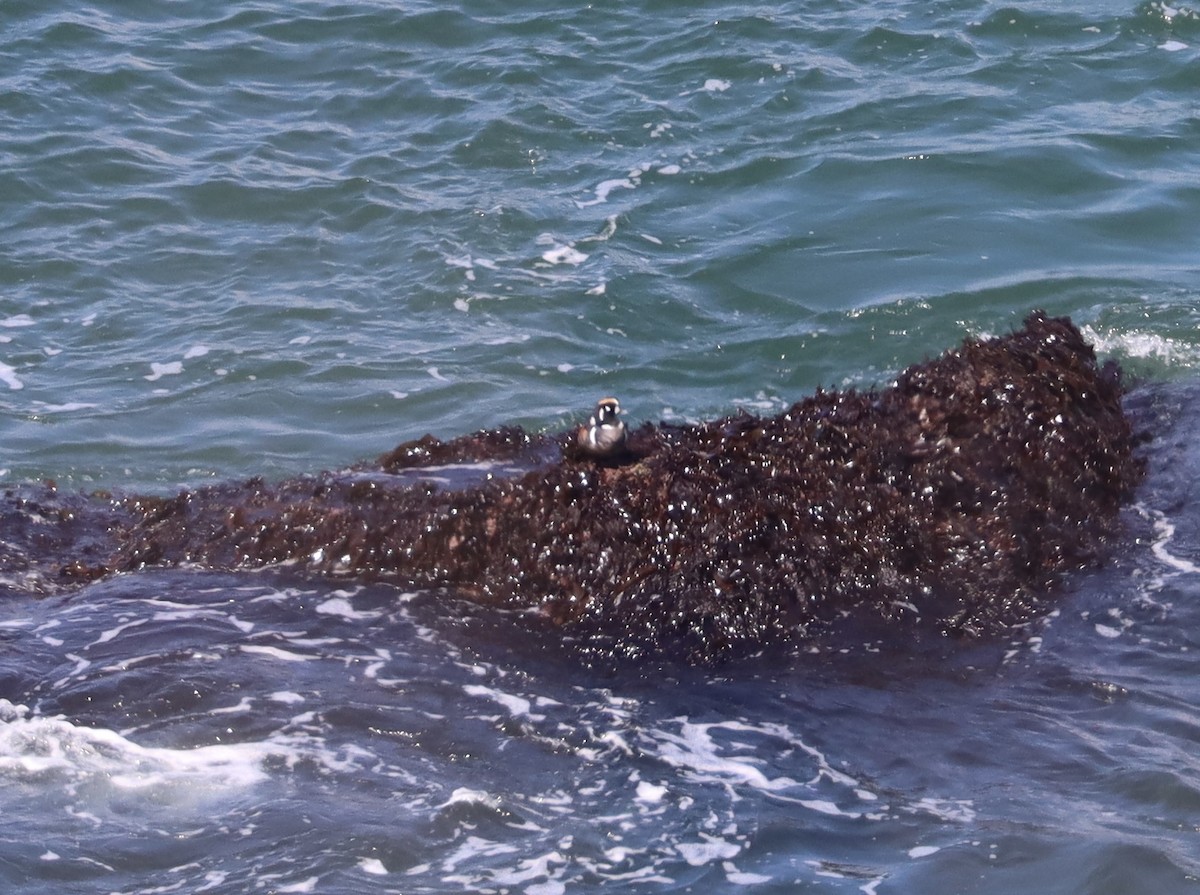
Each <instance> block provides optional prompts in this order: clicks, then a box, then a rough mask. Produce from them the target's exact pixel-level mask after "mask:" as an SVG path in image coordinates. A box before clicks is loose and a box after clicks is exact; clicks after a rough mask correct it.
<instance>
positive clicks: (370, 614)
mask: <svg viewBox="0 0 1200 895" xmlns="http://www.w3.org/2000/svg"><path fill="white" fill-rule="evenodd" d="M349 597H350V594H349V593H347V592H345V591H338V592H337V593H336V594H335V595H334V596H332V597H330V598H329V599H328V600H325V601H324V602H321V603H318V604H317V607H316V611H317V612H318V613H319V614H321V615H336V616H340V617H341V618H344V619H346V621H364V620H370V619H376V618H379V617H380V616H381V615H383V613H382V612H378V611H367V610H361V609H355V608H354V605H353V604H352V603H351V602H350V599H349Z"/></svg>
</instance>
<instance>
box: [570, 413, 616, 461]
mask: <svg viewBox="0 0 1200 895" xmlns="http://www.w3.org/2000/svg"><path fill="white" fill-rule="evenodd" d="M620 417H621V404H620V402H618V401H617V399H616V398H601V399H600V400H599V401H598V402H597V403H596V412H595V413H594V414H592V418H591V419H589V420H588V424H587V425H586V426H580V427H579V432H578V434H577V435H576V439H575V440H576V443H577V444H578V445H579V450H580V451H582V452H583V453H584V454H586V455H587V456H589V457H593V458H595V459H597V460H609V459H612V458H614V457H620V456H622V455H623V454H624V453H625V451H626V446H625V439H626V435H627V433H626V430H625V423H624V422H622V421H621V418H620Z"/></svg>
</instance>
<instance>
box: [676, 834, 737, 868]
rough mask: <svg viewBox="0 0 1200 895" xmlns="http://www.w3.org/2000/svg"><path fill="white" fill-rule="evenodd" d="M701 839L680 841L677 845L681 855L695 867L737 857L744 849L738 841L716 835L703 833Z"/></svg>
mask: <svg viewBox="0 0 1200 895" xmlns="http://www.w3.org/2000/svg"><path fill="white" fill-rule="evenodd" d="M700 839H701V840H702V841H700V842H680V843H678V844H677V845H676V846H675V849H676V851H678V852H679V855H680V857H682V858H683V859H684V860H685V861H687V862H688V863H689V864H691V865H692V866H693V867H703V866H704V865H705V864H714V863H716V862H717V861H726V860H728V859H730V858H735V857H737V856H738V855H739V854H740V853H741V851H742V847H741V846H740V845H738V844H737V843H736V842H728V841H726V840H724V839H720V838H718V837H716V836H709V835H707V834H705V833H701V834H700Z"/></svg>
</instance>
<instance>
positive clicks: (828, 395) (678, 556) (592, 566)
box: [76, 314, 1141, 658]
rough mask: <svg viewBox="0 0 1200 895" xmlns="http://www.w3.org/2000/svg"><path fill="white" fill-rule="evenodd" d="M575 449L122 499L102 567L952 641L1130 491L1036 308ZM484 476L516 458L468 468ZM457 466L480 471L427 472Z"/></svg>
mask: <svg viewBox="0 0 1200 895" xmlns="http://www.w3.org/2000/svg"><path fill="white" fill-rule="evenodd" d="M569 441H570V438H569V436H567V435H562V436H557V437H550V436H531V435H527V434H525V433H524V432H522V431H521V430H520V429H514V428H506V429H501V430H497V431H495V432H484V433H476V434H474V435H469V436H464V437H463V438H461V439H455V440H453V441H449V442H442V441H438V440H437V439H433V438H430V437H428V436H427V437H426V438H424V439H421V440H419V441H416V442H410V443H408V444H405V445H401V446H400V447H398V448H397V449H396V450H394V451H392V452H391V453H389V454H388V455H386V456H385V457H383V458H381V460H380V462H379V464H378V465H377V466H376V467H375V468H374V469H367V468H362V469H358V470H354V471H352V472H350V473H343V474H336V475H334V474H326V475H322V476H318V477H311V478H300V479H294V480H290V481H286V482H283V483H281V484H278V485H268V484H267V483H265V482H262V481H261V480H254V481H250V482H247V483H244V484H241V485H232V486H218V487H213V488H205V489H200V490H196V491H190V492H185V493H183V494H180V495H179V496H177V497H175V498H171V499H166V500H162V499H157V500H155V499H151V500H146V499H137V500H133V499H131V500H127V501H124V502H123V503H122V504H121V507H120V510H121V512H122V513H123V514H127V515H128V517H129V518H131V519H132V520H133V521H132V522H131V523H130V524H129V525H127V526H124V527H120V529H119V531H118V534H117V543H116V546H115V548H114V551H113V555H112V557H111V558H110V560H109V561H108V562H107V563H105V564H104V567H105V568H106V569H109V570H114V571H126V570H134V569H139V568H142V567H145V566H148V565H162V564H175V563H197V564H201V565H205V566H213V567H221V568H232V567H245V566H268V565H276V564H289V565H294V566H298V567H302V568H304V569H307V570H311V571H313V572H317V573H322V574H328V575H336V576H354V577H360V578H371V579H387V580H394V581H396V582H399V583H403V584H407V585H417V586H422V587H445V588H448V589H451V590H452V591H453V592H454V593H455V594H458V595H460V596H465V597H467V598H469V599H471V600H474V601H477V602H480V603H485V604H489V605H495V606H500V607H506V608H510V609H519V610H530V611H535V612H536V613H537V614H538V615H539V616H541V617H543V618H545V619H547V620H549V621H550V622H552V623H554V624H556V625H559V626H562V628H563V630H564V632H565V631H567V630H570V631H571V632H573V635H574V634H578V635H579V636H581V637H594V638H603V639H606V641H607V642H608V643H610V644H612V645H613V648H614V649H621V650H627V651H629V652H640V651H645V650H655V651H659V650H661V651H665V652H667V653H671V654H678V653H681V652H682V653H685V654H688V655H691V656H695V657H701V658H706V657H712V656H717V655H721V654H724V653H727V652H729V651H731V650H732V651H740V650H746V649H754V648H757V647H758V646H760V645H764V644H768V643H770V642H772V641H778V640H780V639H783V638H790V637H803V636H805V635H806V634H810V633H811V632H812V631H813V630H814V628H815V627H819V626H820V625H822V624H823V623H825V622H828V621H830V620H831V619H834V618H836V617H838V616H839V615H840V614H843V613H845V612H848V611H857V612H867V613H870V614H872V615H876V616H878V615H882V616H884V617H887V618H894V617H897V616H901V615H916V616H920V617H922V618H924V619H925V620H927V621H931V622H932V623H934V624H936V625H937V626H938V627H939V628H940V629H942V630H944V631H946V632H960V633H974V632H981V631H982V632H986V631H994V630H998V629H1000V628H1002V627H1004V626H1006V625H1010V624H1012V623H1016V622H1020V621H1023V620H1024V619H1026V618H1028V617H1029V615H1030V614H1031V613H1032V612H1033V611H1035V609H1036V606H1037V602H1038V596H1039V594H1042V593H1044V592H1045V590H1046V589H1047V588H1048V587H1049V586H1050V585H1052V584H1053V583H1054V581H1055V579H1056V578H1057V577H1058V576H1059V575H1061V574H1062V573H1064V572H1066V571H1068V570H1070V569H1074V568H1078V567H1081V566H1086V565H1087V564H1089V563H1092V562H1094V561H1095V560H1096V558H1097V557H1098V555H1099V552H1098V551H1099V550H1100V549H1101V548H1102V546H1103V544H1104V542H1105V539H1106V538H1107V537H1108V536H1109V535H1110V534H1111V533H1112V532H1113V531H1114V530H1115V526H1116V524H1117V510H1118V508H1119V506H1120V504H1121V502H1122V500H1124V499H1125V498H1126V497H1127V496H1128V495H1129V493H1130V490H1131V489H1132V487H1133V486H1134V485H1135V484H1136V482H1137V481H1138V479H1139V477H1140V474H1141V469H1140V466H1139V463H1138V461H1137V460H1136V459H1135V458H1134V456H1133V454H1132V444H1133V438H1132V435H1131V431H1130V427H1129V424H1128V422H1127V420H1126V418H1125V415H1124V413H1123V411H1122V407H1121V387H1120V382H1119V375H1118V371H1117V370H1116V368H1115V366H1108V367H1104V368H1101V367H1099V366H1098V365H1097V362H1096V358H1095V355H1094V353H1093V351H1092V349H1091V347H1090V346H1088V345H1087V344H1086V342H1085V341H1084V340H1083V338H1082V337H1081V335H1080V333H1079V331H1078V330H1077V329H1076V328H1075V327H1074V326H1073V325H1072V323H1071V322H1070V321H1069V320H1067V319H1054V318H1048V317H1046V316H1044V315H1042V314H1033V315H1031V316H1030V317H1029V318H1028V319H1027V320H1026V322H1025V326H1024V328H1023V329H1021V330H1019V331H1017V332H1015V333H1013V334H1011V335H1009V336H1006V337H1003V338H997V339H988V340H978V341H977V340H969V341H966V342H964V343H963V345H962V346H961V347H960V348H958V349H955V350H952V351H949V352H947V353H946V354H945V355H943V356H942V357H940V358H937V359H935V360H932V361H929V362H926V363H923V364H919V365H917V366H914V367H912V368H910V369H908V370H906V371H905V372H904V373H903V374H901V375H900V376H899V377H898V378H897V380H896V382H895V383H894V384H893V385H892V386H891V387H889V388H887V389H884V390H882V391H878V392H866V393H863V392H854V391H848V392H824V391H822V392H819V393H818V394H816V395H814V396H813V397H810V398H807V399H805V400H803V401H800V402H799V403H797V404H795V405H793V406H792V407H790V408H788V409H787V410H786V411H784V412H783V413H780V414H779V415H777V416H773V417H766V418H758V417H755V416H751V415H748V414H744V413H743V414H738V415H735V416H731V417H728V418H726V419H721V420H716V421H714V422H710V423H705V424H701V425H689V426H666V425H662V426H657V427H655V426H649V425H645V426H642V427H641V428H640V429H637V430H635V431H633V432H632V433H631V434H630V438H629V452H630V456H629V462H627V463H624V464H622V465H607V466H601V465H597V464H596V463H594V462H591V461H589V460H587V459H583V458H579V457H575V456H573V455H572V454H571V453H570V452H569V450H568V451H565V450H564V448H566V447H567V446H568V444H569ZM495 461H499V462H502V463H506V464H509V466H507V467H506V468H505V470H504V471H503V473H501V472H499V470H500V466H499V465H497V466H496V467H495V471H493V470H492V469H491V468H490V467H486V466H485V467H484V470H483V471H480V470H479V468H478V464H480V463H485V464H486V463H487V462H495ZM453 464H475V472H474V475H473V476H471V477H468V478H467V479H461V478H460V479H457V480H455V479H454V478H453V477H450V478H449V479H445V480H443V481H441V482H437V481H434V480H432V479H431V478H430V477H428V476H425V475H422V471H423V470H428V469H429V468H430V467H432V466H445V465H453ZM513 464H515V465H513ZM76 574H82V573H81V572H80V571H79V570H76Z"/></svg>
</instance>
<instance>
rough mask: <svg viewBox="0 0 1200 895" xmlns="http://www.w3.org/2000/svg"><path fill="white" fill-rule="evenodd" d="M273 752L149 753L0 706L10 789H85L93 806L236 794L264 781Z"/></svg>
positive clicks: (225, 748) (254, 748) (100, 733)
mask: <svg viewBox="0 0 1200 895" xmlns="http://www.w3.org/2000/svg"><path fill="white" fill-rule="evenodd" d="M279 751H280V750H279V749H278V748H277V747H272V746H270V745H268V744H263V743H242V744H237V745H212V746H200V747H197V748H192V749H187V748H184V749H170V748H162V747H147V746H142V745H139V744H138V743H135V742H133V741H132V740H130V739H128V738H126V737H125V736H123V735H121V734H119V733H117V732H116V731H114V730H107V729H104V728H93V727H80V726H77V725H75V724H72V723H71V722H70V721H69V720H67V719H66V718H64V717H61V716H57V717H39V716H36V715H34V714H32V713H31V712H30V711H29V710H28V709H27V708H25V707H24V706H19V705H14V704H13V703H11V702H9V701H7V700H3V699H0V777H3V778H5V779H6V780H7V781H8V784H9V785H12V784H16V783H21V784H24V785H26V786H29V785H38V784H44V785H47V786H51V787H54V788H56V789H59V788H61V787H64V786H65V787H66V792H67V793H68V794H70V793H78V792H81V791H82V789H81V788H82V787H84V786H86V787H87V792H88V794H89V799H90V800H91V802H97V801H99V802H103V801H104V799H105V798H108V797H111V796H113V795H114V794H115V793H116V792H118V791H119V792H125V793H128V792H137V791H143V792H146V793H147V794H148V795H149V796H150V797H151V798H153V799H154V801H155V802H157V803H159V804H162V803H164V802H176V803H186V802H189V801H194V800H196V799H198V798H201V797H203V796H205V795H212V794H217V793H221V792H240V791H242V790H244V789H245V788H246V787H249V786H253V785H255V784H257V783H259V782H261V781H262V780H263V779H265V778H266V773H265V771H264V770H263V767H262V764H263V761H264V759H265V758H267V757H268V756H269V755H272V754H276V753H278V752H279ZM0 800H2V797H0ZM91 802H89V804H91ZM76 807H77V809H78V808H79V807H80V806H76ZM97 807H98V806H96V807H91V808H88V809H86V810H87V811H89V812H92V813H94V812H95V810H97Z"/></svg>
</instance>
